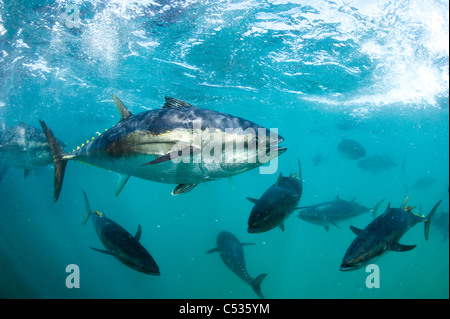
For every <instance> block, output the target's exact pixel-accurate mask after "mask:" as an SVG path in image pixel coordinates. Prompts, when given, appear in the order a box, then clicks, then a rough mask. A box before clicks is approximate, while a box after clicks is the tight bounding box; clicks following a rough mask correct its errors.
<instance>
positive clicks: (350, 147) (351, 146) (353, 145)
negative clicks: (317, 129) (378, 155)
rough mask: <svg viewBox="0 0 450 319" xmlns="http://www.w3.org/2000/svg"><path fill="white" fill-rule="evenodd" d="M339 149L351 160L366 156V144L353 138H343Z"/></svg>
mask: <svg viewBox="0 0 450 319" xmlns="http://www.w3.org/2000/svg"><path fill="white" fill-rule="evenodd" d="M337 149H338V151H339V153H341V154H342V155H344V156H345V157H347V158H348V159H350V160H357V159H360V158H362V157H364V156H366V150H365V148H364V146H362V145H361V144H360V143H359V142H357V141H355V140H352V139H345V138H344V139H342V141H341V142H340V143H339V145H338V147H337Z"/></svg>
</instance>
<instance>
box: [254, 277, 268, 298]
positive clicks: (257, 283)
mask: <svg viewBox="0 0 450 319" xmlns="http://www.w3.org/2000/svg"><path fill="white" fill-rule="evenodd" d="M266 276H267V274H261V275H259V276H258V277H256V278H255V279H253V281H252V282H251V283H250V285H251V286H252V288H253V290H254V291H255V292H256V294H257V295H258V297H259V298H261V299H264V296H263V294H262V293H261V282H262V281H263V279H264V278H266Z"/></svg>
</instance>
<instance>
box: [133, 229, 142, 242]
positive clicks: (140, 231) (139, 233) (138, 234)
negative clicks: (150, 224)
mask: <svg viewBox="0 0 450 319" xmlns="http://www.w3.org/2000/svg"><path fill="white" fill-rule="evenodd" d="M141 234H142V228H141V225H139V226H138V229H137V232H136V235H134V238H135V239H136V240H137V241H139V239H141Z"/></svg>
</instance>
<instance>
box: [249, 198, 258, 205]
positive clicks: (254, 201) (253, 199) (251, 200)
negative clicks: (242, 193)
mask: <svg viewBox="0 0 450 319" xmlns="http://www.w3.org/2000/svg"><path fill="white" fill-rule="evenodd" d="M247 199H248V200H249V201H250V202H252V203H253V204H256V203H257V202H258V200H257V199H256V198H251V197H247Z"/></svg>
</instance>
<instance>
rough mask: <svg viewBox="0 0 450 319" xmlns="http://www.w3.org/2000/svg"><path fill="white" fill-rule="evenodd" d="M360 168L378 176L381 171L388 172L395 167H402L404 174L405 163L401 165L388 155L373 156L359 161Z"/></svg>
mask: <svg viewBox="0 0 450 319" xmlns="http://www.w3.org/2000/svg"><path fill="white" fill-rule="evenodd" d="M358 166H359V167H360V168H362V169H364V170H366V171H369V172H372V174H374V175H375V174H376V173H378V172H381V171H387V170H390V169H391V168H394V167H399V166H401V167H402V169H403V172H404V169H405V161H403V163H401V164H399V163H397V162H395V161H394V160H393V159H392V158H391V157H389V156H386V155H377V154H375V155H373V156H371V157H366V158H363V159H361V160H360V161H358Z"/></svg>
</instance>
